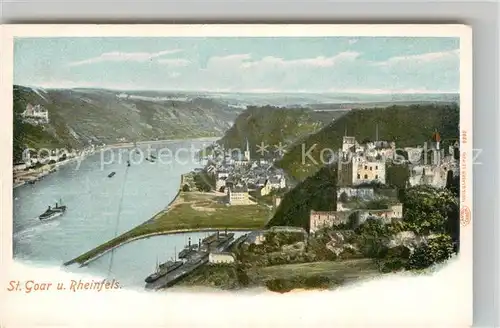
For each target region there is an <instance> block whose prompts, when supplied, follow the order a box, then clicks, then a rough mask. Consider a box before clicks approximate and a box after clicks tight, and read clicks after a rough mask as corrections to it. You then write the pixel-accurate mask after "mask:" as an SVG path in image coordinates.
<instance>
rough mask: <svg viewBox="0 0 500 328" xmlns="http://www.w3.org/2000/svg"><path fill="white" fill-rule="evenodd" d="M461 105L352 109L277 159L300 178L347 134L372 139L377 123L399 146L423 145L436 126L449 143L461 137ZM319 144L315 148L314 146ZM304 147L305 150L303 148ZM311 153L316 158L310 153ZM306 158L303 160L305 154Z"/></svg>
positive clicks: (382, 136) (384, 136)
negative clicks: (325, 150)
mask: <svg viewBox="0 0 500 328" xmlns="http://www.w3.org/2000/svg"><path fill="white" fill-rule="evenodd" d="M458 124H459V108H458V106H457V105H456V104H452V105H444V104H426V105H411V106H391V107H387V108H374V109H353V110H351V111H350V112H349V113H348V114H346V115H343V116H341V117H340V118H339V119H337V120H335V121H333V122H332V123H330V124H329V125H327V126H325V127H324V128H323V129H321V130H320V131H319V132H317V133H315V134H312V135H310V136H308V137H307V138H305V139H304V140H302V142H301V143H300V144H297V145H295V146H294V147H292V148H291V149H289V151H288V152H287V153H286V154H285V156H284V157H283V158H282V160H281V161H280V162H279V163H278V165H279V166H280V167H282V168H283V169H285V170H286V171H287V172H288V173H289V174H291V175H292V176H293V177H294V178H296V179H298V180H303V179H304V178H306V177H307V176H310V175H312V174H314V172H316V171H317V170H318V169H319V168H320V167H321V166H322V162H321V160H320V158H321V157H320V154H321V151H322V150H324V149H331V150H333V151H337V150H338V149H339V148H341V146H342V137H343V136H344V135H345V133H346V130H347V134H348V135H350V136H354V137H356V139H357V140H359V141H366V140H373V139H374V138H375V134H376V125H378V135H379V139H380V140H388V141H395V142H396V147H397V148H403V147H410V146H418V145H423V143H424V142H426V141H430V138H431V136H432V133H433V132H434V131H435V130H436V129H437V130H438V131H439V132H440V134H441V138H442V140H443V141H442V145H443V147H446V145H447V143H449V142H450V140H453V142H454V141H455V140H456V139H457V138H458V135H459V130H458ZM314 145H316V146H315V147H314V148H313V150H312V151H310V152H309V150H310V149H311V147H313V146H314ZM303 147H304V151H303ZM307 153H308V154H310V155H311V157H312V158H313V160H311V159H310V158H309V157H307V155H306V154H307ZM302 157H304V159H305V161H304V163H302V161H303V158H302Z"/></svg>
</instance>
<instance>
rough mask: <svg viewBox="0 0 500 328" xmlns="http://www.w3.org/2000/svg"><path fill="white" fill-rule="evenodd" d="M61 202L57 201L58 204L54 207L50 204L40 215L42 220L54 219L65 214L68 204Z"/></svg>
mask: <svg viewBox="0 0 500 328" xmlns="http://www.w3.org/2000/svg"><path fill="white" fill-rule="evenodd" d="M61 204H62V202H61V203H59V204H58V203H56V206H55V207H54V208H51V207H50V206H49V208H48V209H47V210H46V211H45V212H44V213H42V215H40V216H39V217H38V218H39V219H40V220H41V221H44V220H52V219H55V218H57V217H59V216H61V215H63V214H64V213H65V212H66V206H65V205H61Z"/></svg>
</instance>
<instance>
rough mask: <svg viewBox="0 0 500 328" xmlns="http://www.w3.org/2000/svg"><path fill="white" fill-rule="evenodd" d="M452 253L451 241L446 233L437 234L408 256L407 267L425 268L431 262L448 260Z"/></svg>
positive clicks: (431, 263)
mask: <svg viewBox="0 0 500 328" xmlns="http://www.w3.org/2000/svg"><path fill="white" fill-rule="evenodd" d="M452 254H453V241H452V239H451V237H450V236H448V235H444V234H442V235H438V236H435V237H433V238H432V239H430V240H429V242H428V243H427V244H423V245H421V246H419V247H417V249H415V251H414V252H413V254H412V255H411V256H410V258H409V260H408V264H407V268H408V269H410V270H411V269H414V270H419V269H425V268H428V267H430V266H431V265H433V264H436V263H441V262H444V261H446V260H448V259H449V258H450V257H451V256H452Z"/></svg>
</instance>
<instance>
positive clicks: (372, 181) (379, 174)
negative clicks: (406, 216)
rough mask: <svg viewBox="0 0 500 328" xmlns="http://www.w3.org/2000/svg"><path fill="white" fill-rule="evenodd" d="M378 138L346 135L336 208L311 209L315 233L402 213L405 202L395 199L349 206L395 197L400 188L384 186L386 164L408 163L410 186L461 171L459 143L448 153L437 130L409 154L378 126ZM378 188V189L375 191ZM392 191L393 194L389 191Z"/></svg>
mask: <svg viewBox="0 0 500 328" xmlns="http://www.w3.org/2000/svg"><path fill="white" fill-rule="evenodd" d="M375 140H376V141H374V142H365V143H364V144H361V143H359V142H358V141H357V140H356V138H355V137H353V136H348V135H347V131H346V135H345V136H344V137H343V140H342V147H341V148H340V149H339V150H338V157H337V190H336V191H337V208H336V210H334V211H314V210H312V211H311V212H310V218H309V227H310V232H311V233H314V232H316V231H318V230H320V229H322V228H326V227H332V226H335V225H349V226H351V227H355V226H358V225H360V224H362V223H363V222H365V221H366V220H368V219H370V218H372V219H378V220H381V221H382V222H384V223H385V224H387V223H391V222H392V221H393V220H395V219H396V220H398V219H401V218H402V217H403V205H402V204H401V203H396V204H394V203H393V201H391V202H392V203H393V205H391V206H389V207H388V208H387V209H378V210H368V209H356V210H352V209H350V208H349V201H350V200H352V199H356V201H361V202H363V201H371V200H377V199H392V200H395V199H396V195H397V190H390V188H389V189H387V188H386V189H387V190H385V189H384V193H385V195H381V193H382V190H381V188H385V187H384V185H386V180H387V177H386V169H387V164H393V165H398V164H402V165H406V166H407V167H408V169H409V178H408V180H407V186H416V185H430V186H433V187H436V188H443V187H445V186H446V179H447V176H448V172H449V171H452V172H453V175H454V176H456V175H458V173H459V166H458V160H457V156H456V153H457V150H458V143H457V142H456V143H454V144H453V145H450V146H449V147H448V154H445V152H444V149H442V146H441V136H440V134H439V132H438V131H437V130H436V131H435V132H434V133H433V134H432V136H431V142H430V143H427V142H426V143H425V144H424V145H423V147H421V146H417V147H407V148H405V151H406V153H407V154H408V158H404V157H402V156H401V155H398V154H397V152H396V144H395V143H394V142H388V141H379V140H378V128H377V133H376V138H375ZM376 190H377V191H376ZM389 192H392V195H388V194H389Z"/></svg>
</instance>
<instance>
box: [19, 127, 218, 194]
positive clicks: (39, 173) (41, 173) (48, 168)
mask: <svg viewBox="0 0 500 328" xmlns="http://www.w3.org/2000/svg"><path fill="white" fill-rule="evenodd" d="M219 138H221V137H200V138H182V139H164V140H149V141H138V142H136V145H150V144H162V143H165V142H175V141H186V140H197V141H203V140H207V141H214V140H218V139H219ZM133 146H134V143H133V142H127V143H116V144H110V145H106V146H103V147H97V148H96V150H95V151H94V152H93V153H89V154H86V155H84V156H83V159H85V158H86V157H89V156H92V155H95V154H96V153H98V152H99V151H103V150H108V149H120V148H129V147H133ZM79 159H80V160H83V159H81V157H79V156H77V157H73V158H69V159H67V160H64V161H63V162H57V163H54V164H45V165H44V166H42V167H40V168H38V169H36V170H35V171H34V172H26V173H25V174H23V176H26V177H29V179H26V180H24V181H23V182H17V183H14V182H13V183H12V188H13V189H16V188H18V187H21V186H24V185H25V184H26V183H28V182H29V181H33V180H34V181H36V180H38V179H41V178H44V177H46V176H48V175H49V174H51V173H53V172H55V171H56V170H57V169H58V168H59V167H62V166H65V165H68V164H70V163H72V162H74V161H78V160H79Z"/></svg>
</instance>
